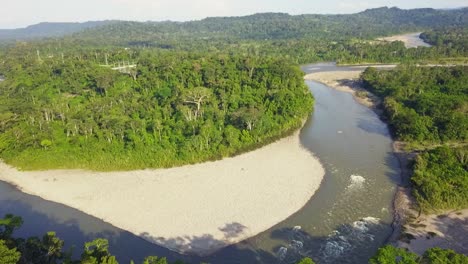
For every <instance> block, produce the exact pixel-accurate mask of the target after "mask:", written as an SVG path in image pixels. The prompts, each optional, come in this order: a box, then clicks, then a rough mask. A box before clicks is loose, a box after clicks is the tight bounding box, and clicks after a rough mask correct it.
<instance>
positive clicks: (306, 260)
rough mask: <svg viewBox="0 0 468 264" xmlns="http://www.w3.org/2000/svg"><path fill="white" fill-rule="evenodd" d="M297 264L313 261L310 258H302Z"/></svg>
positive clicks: (308, 263)
mask: <svg viewBox="0 0 468 264" xmlns="http://www.w3.org/2000/svg"><path fill="white" fill-rule="evenodd" d="M297 264H315V262H314V261H313V260H312V259H311V258H303V259H302V260H301V261H299V262H298V263H297Z"/></svg>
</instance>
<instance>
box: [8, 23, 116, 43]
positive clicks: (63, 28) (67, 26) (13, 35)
mask: <svg viewBox="0 0 468 264" xmlns="http://www.w3.org/2000/svg"><path fill="white" fill-rule="evenodd" d="M113 22H116V21H88V22H84V23H53V22H44V23H39V24H35V25H31V26H28V27H25V28H18V29H0V40H14V39H17V40H20V39H32V38H42V37H60V36H64V35H67V34H72V33H75V32H78V31H81V30H84V29H87V28H93V27H98V26H103V25H107V24H110V23H113Z"/></svg>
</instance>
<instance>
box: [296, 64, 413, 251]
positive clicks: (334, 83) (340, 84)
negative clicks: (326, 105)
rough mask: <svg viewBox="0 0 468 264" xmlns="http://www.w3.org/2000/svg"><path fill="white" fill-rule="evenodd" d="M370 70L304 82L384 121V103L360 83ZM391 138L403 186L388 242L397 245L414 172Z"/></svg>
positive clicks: (328, 74)
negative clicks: (316, 84)
mask: <svg viewBox="0 0 468 264" xmlns="http://www.w3.org/2000/svg"><path fill="white" fill-rule="evenodd" d="M388 66H389V65H385V66H384V67H388ZM367 67H368V66H365V67H360V68H361V69H358V70H355V71H346V70H344V71H330V72H317V73H310V74H307V75H306V76H305V77H304V79H305V80H312V81H316V82H319V83H322V84H324V85H326V86H328V87H330V88H332V89H336V90H338V91H342V92H346V93H350V94H351V95H352V96H353V98H354V99H355V100H356V101H357V102H358V103H360V104H362V105H364V106H366V107H368V108H369V109H371V110H372V111H373V112H374V113H375V114H376V115H377V116H378V117H379V118H380V119H382V117H383V111H382V109H380V108H379V105H380V104H381V103H382V102H381V99H380V98H378V97H377V96H376V95H374V94H372V93H371V92H369V91H367V90H366V89H364V88H362V87H361V84H360V82H359V77H360V75H361V73H362V72H363V71H364V70H365V69H366V68H367ZM360 92H365V96H359V95H358V94H359V93H360ZM385 123H386V122H385ZM391 137H392V141H393V143H392V150H393V154H394V155H395V157H396V158H397V160H398V163H399V167H400V183H399V184H398V185H397V186H396V190H395V195H394V197H393V201H392V207H393V208H392V209H393V221H392V224H391V227H392V230H393V231H392V233H391V234H390V236H389V237H388V238H387V243H391V244H395V243H397V241H398V240H399V237H400V235H401V234H402V230H403V227H404V223H405V221H406V218H407V216H408V215H409V210H410V207H411V206H412V204H413V202H414V201H412V198H411V189H410V188H409V179H410V177H411V171H410V170H409V169H408V164H409V162H410V159H409V155H408V153H406V152H404V151H403V148H402V145H404V143H403V142H401V141H397V140H395V139H394V138H393V136H391Z"/></svg>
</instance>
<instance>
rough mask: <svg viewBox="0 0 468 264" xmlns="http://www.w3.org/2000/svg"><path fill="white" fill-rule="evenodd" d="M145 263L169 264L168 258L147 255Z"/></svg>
mask: <svg viewBox="0 0 468 264" xmlns="http://www.w3.org/2000/svg"><path fill="white" fill-rule="evenodd" d="M143 264H168V262H167V260H166V258H159V257H155V256H149V257H146V258H145V260H144V261H143Z"/></svg>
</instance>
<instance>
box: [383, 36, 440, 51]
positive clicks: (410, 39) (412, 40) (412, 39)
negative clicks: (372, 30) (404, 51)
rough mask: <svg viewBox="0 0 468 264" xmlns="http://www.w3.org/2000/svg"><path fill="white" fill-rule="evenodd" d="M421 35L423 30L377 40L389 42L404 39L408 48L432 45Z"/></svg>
mask: <svg viewBox="0 0 468 264" xmlns="http://www.w3.org/2000/svg"><path fill="white" fill-rule="evenodd" d="M419 35H421V32H417V33H409V34H403V35H396V36H390V37H385V38H378V39H377V40H380V41H389V42H393V41H402V42H403V43H405V47H406V48H416V47H430V46H431V45H430V44H428V43H426V42H424V41H423V40H422V39H421V38H420V37H419Z"/></svg>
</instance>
